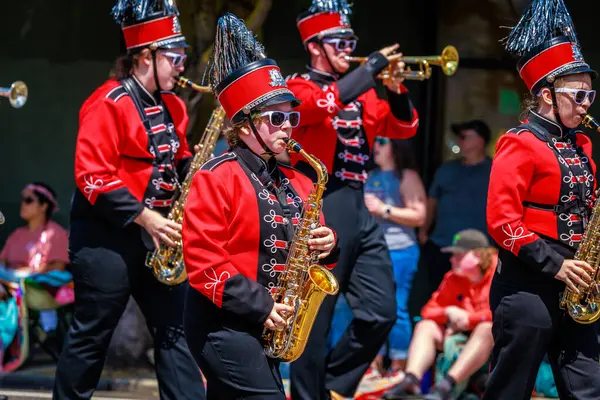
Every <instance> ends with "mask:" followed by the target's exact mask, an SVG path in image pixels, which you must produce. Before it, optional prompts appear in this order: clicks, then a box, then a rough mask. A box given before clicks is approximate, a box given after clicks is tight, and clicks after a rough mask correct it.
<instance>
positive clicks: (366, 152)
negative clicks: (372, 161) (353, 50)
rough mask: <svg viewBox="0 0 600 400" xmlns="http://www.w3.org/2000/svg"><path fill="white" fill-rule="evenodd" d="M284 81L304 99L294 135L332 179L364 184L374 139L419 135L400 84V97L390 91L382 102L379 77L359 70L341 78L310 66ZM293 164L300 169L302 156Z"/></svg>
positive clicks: (293, 159) (415, 118)
mask: <svg viewBox="0 0 600 400" xmlns="http://www.w3.org/2000/svg"><path fill="white" fill-rule="evenodd" d="M286 81H287V85H288V87H289V89H290V90H291V91H292V92H293V93H294V95H295V96H296V97H297V98H298V99H299V100H301V101H302V104H301V105H300V106H299V107H297V108H296V110H297V111H300V115H301V118H300V125H299V126H298V127H297V128H295V129H294V130H293V133H292V137H293V138H294V139H295V140H297V141H298V143H300V144H301V145H302V146H303V147H304V149H305V150H306V151H307V152H308V153H309V154H313V155H315V156H316V157H317V158H318V159H320V160H321V161H322V162H323V163H324V164H325V166H326V167H327V170H328V171H329V174H330V175H331V176H332V178H333V179H339V180H341V181H356V182H360V183H364V182H365V181H366V177H367V175H366V174H367V173H366V166H367V161H368V160H369V157H370V154H371V149H372V146H373V141H374V140H375V137H376V136H385V137H389V138H397V139H404V138H410V137H412V136H414V135H415V133H416V132H417V128H418V126H419V117H418V114H417V110H416V109H415V108H414V107H413V106H412V103H411V102H410V99H409V97H408V90H407V89H406V88H405V87H404V86H403V85H401V86H400V87H401V94H397V93H394V92H392V91H390V90H387V93H388V100H387V101H386V100H382V99H379V98H378V97H377V93H376V92H375V90H374V89H373V88H374V87H375V82H376V81H375V78H373V76H372V75H371V74H370V73H368V72H367V71H366V70H363V69H361V68H358V69H356V70H355V71H353V72H351V73H349V74H347V75H346V76H344V77H343V78H341V79H338V77H337V76H336V75H333V74H329V73H326V72H323V71H318V70H316V69H313V68H311V67H308V72H307V73H304V74H301V75H300V74H294V75H291V76H288V77H287V78H286ZM291 160H292V165H296V164H297V163H298V162H299V161H302V158H301V157H300V156H298V155H297V154H292V155H291ZM302 171H303V172H305V171H304V169H302Z"/></svg>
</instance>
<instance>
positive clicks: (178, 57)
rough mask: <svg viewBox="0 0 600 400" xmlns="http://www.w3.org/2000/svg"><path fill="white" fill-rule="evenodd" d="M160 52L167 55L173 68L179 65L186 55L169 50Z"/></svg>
mask: <svg viewBox="0 0 600 400" xmlns="http://www.w3.org/2000/svg"><path fill="white" fill-rule="evenodd" d="M160 54H162V55H163V56H165V57H167V58H168V59H169V61H171V64H173V66H174V67H175V68H179V67H181V66H182V65H183V63H184V62H185V60H186V59H187V55H185V54H179V53H171V52H170V51H161V52H160Z"/></svg>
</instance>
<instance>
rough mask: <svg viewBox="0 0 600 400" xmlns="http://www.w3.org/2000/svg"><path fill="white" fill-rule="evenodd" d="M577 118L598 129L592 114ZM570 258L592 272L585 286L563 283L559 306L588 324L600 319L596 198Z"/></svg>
mask: <svg viewBox="0 0 600 400" xmlns="http://www.w3.org/2000/svg"><path fill="white" fill-rule="evenodd" d="M581 117H582V118H583V121H582V122H581V123H582V124H583V125H584V126H586V127H587V128H590V129H594V130H596V131H598V132H600V123H598V121H596V120H595V119H594V117H592V116H591V115H589V114H583V115H582V116H581ZM573 258H574V259H575V260H581V261H585V262H587V263H588V264H589V265H590V266H591V267H592V268H593V269H594V273H593V274H590V276H591V278H592V281H591V282H590V284H589V286H588V287H584V286H582V285H580V284H578V283H574V285H575V287H576V288H577V292H576V291H574V290H572V289H570V288H569V287H568V286H567V287H566V288H565V291H564V292H563V295H562V298H561V300H560V307H561V308H562V309H564V310H566V311H567V313H568V314H569V316H570V317H571V318H572V319H573V321H575V322H577V323H580V324H591V323H594V322H596V321H597V320H599V319H600V290H599V285H600V276H599V275H600V274H599V270H600V201H596V204H595V205H594V206H593V208H592V212H591V217H590V219H589V222H588V223H587V225H586V226H585V232H584V234H583V240H582V241H581V242H580V243H579V247H578V248H577V251H576V252H575V257H573Z"/></svg>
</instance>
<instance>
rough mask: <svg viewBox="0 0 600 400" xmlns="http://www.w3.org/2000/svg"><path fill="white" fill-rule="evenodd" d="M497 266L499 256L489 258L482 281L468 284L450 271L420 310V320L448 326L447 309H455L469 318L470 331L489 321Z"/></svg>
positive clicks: (466, 280) (464, 279)
mask: <svg viewBox="0 0 600 400" xmlns="http://www.w3.org/2000/svg"><path fill="white" fill-rule="evenodd" d="M497 265H498V256H497V255H494V257H493V258H492V265H491V266H490V267H489V268H488V269H487V270H486V271H485V275H484V276H483V279H482V280H481V281H479V282H475V283H473V282H471V281H470V280H468V279H467V278H464V277H462V276H459V275H456V273H454V271H449V272H447V273H446V275H444V279H443V280H442V283H441V284H440V286H439V287H438V289H437V290H436V291H435V292H434V293H433V295H432V296H431V299H429V301H428V302H427V303H426V304H425V305H424V306H423V308H422V309H421V317H422V318H423V319H429V320H432V321H435V322H436V323H438V324H440V325H445V324H447V323H448V317H447V316H446V308H447V307H450V306H456V307H459V308H461V309H463V310H465V311H466V312H467V313H468V314H469V328H468V329H469V330H473V329H474V328H475V327H476V326H477V325H478V324H479V323H481V322H486V321H487V322H491V321H492V311H491V309H490V286H491V285H492V278H493V277H494V272H495V271H496V266H497Z"/></svg>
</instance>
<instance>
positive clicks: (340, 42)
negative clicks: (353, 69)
mask: <svg viewBox="0 0 600 400" xmlns="http://www.w3.org/2000/svg"><path fill="white" fill-rule="evenodd" d="M323 43H328V44H332V45H334V46H335V49H336V50H337V51H344V50H346V48H348V47H350V52H353V51H354V50H355V49H356V39H342V38H326V39H323Z"/></svg>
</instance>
